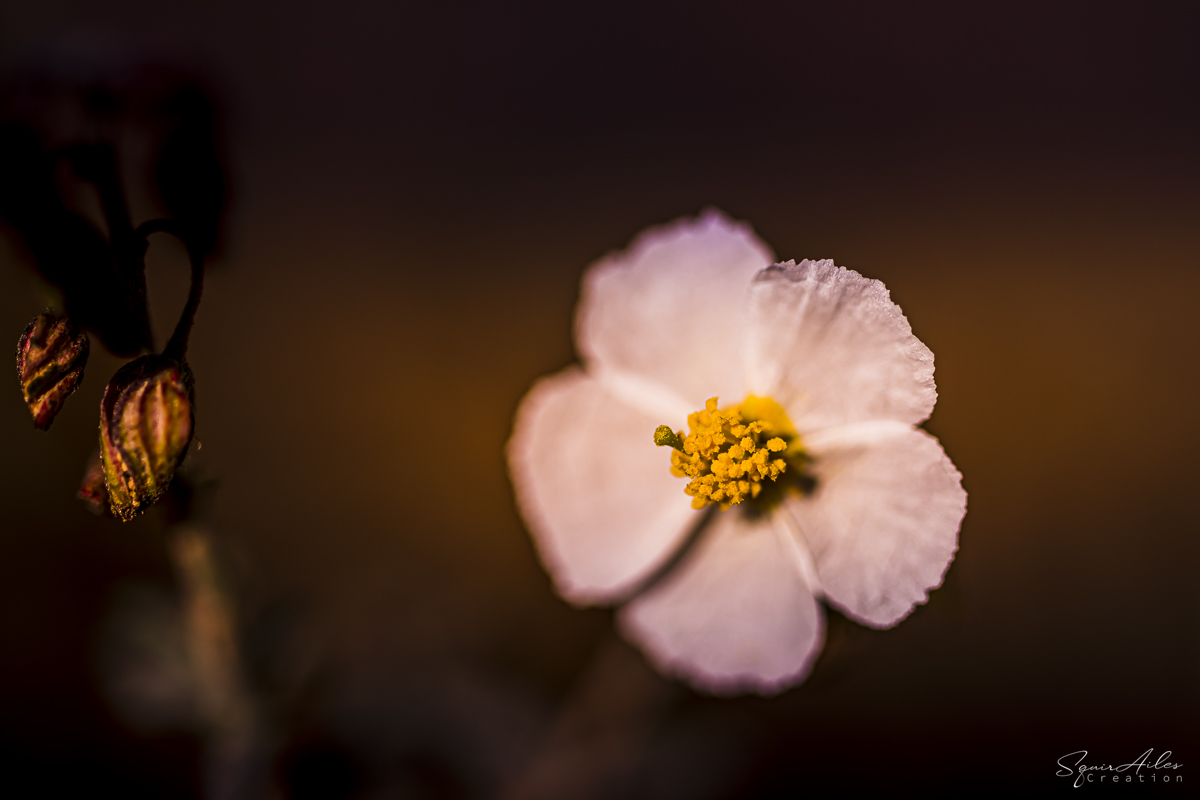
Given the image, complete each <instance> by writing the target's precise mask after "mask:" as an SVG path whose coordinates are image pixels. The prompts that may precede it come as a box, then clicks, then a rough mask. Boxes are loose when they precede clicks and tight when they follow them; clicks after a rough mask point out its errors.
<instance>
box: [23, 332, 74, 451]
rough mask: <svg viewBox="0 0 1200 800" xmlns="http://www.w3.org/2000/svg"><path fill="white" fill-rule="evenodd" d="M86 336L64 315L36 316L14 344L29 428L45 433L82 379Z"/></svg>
mask: <svg viewBox="0 0 1200 800" xmlns="http://www.w3.org/2000/svg"><path fill="white" fill-rule="evenodd" d="M87 357H88V337H87V334H84V333H80V332H79V330H78V329H77V328H76V327H75V326H74V325H72V324H71V320H69V319H67V318H66V317H65V316H63V317H57V316H55V315H54V314H53V313H52V312H50V311H44V312H42V313H41V314H38V315H37V318H36V319H34V321H33V322H31V323H29V327H27V328H26V329H25V332H24V333H22V334H21V338H20V340H18V342H17V378H18V380H20V382H21V393H22V394H23V395H25V405H27V406H29V411H30V413H32V414H33V427H35V428H37V429H38V430H43V431H44V430H48V429H49V428H50V423H52V422H54V417H55V415H57V414H58V412H59V409H61V408H62V406H63V403H65V402H66V400H67V398H68V397H70V395H71V393H72V392H74V391H75V388H76V387H77V386H79V382H80V381H81V380H83V367H84V365H85V364H86V363H87Z"/></svg>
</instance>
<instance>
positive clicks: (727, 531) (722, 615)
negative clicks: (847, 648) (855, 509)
mask: <svg viewBox="0 0 1200 800" xmlns="http://www.w3.org/2000/svg"><path fill="white" fill-rule="evenodd" d="M797 547H798V545H797V543H796V541H795V538H794V536H793V535H792V534H791V533H790V532H789V531H788V530H787V528H786V527H785V525H784V521H783V520H782V519H780V518H779V517H778V516H777V515H769V516H767V517H764V518H759V519H757V520H751V519H750V518H748V517H747V516H746V515H744V514H743V513H741V512H740V511H739V510H730V511H724V512H721V513H718V514H717V515H716V517H715V519H714V520H713V522H712V526H711V528H710V529H709V530H708V531H706V532H705V533H704V535H703V537H702V538H701V540H700V541H699V542H697V544H696V547H695V549H694V550H693V551H692V552H690V553H688V554H687V555H686V556H685V557H684V559H683V561H682V563H680V564H679V565H678V566H677V567H676V568H675V569H674V570H673V571H672V572H671V573H669V574H668V575H667V576H666V577H665V578H664V579H663V580H662V581H661V582H660V583H658V584H656V585H654V586H652V587H651V588H650V589H649V590H648V591H646V592H645V593H644V594H642V595H640V596H638V597H636V598H634V600H633V601H631V602H630V603H629V604H628V605H626V606H625V607H624V608H623V609H621V611H620V616H619V623H620V625H621V629H622V631H623V633H624V634H625V636H626V637H627V638H629V639H630V640H632V641H634V642H637V643H638V644H640V645H641V646H642V647H643V648H644V649H645V651H646V652H647V654H648V655H649V656H650V659H651V660H652V661H653V662H654V663H655V665H656V666H657V668H658V669H659V670H660V671H662V672H664V673H667V674H670V675H675V676H677V677H680V678H683V679H684V680H686V681H688V682H689V683H691V684H692V685H693V686H695V687H696V688H698V689H701V690H703V691H708V692H712V693H714V694H736V693H740V692H746V691H756V692H759V693H761V694H774V693H776V692H779V691H781V690H783V689H785V688H787V687H788V686H791V685H794V684H796V683H799V682H800V681H801V680H802V679H803V678H804V677H805V676H806V675H807V674H808V672H809V670H810V669H811V667H812V663H813V660H814V659H815V658H816V656H817V653H818V652H820V649H821V642H822V639H823V636H824V619H823V616H822V612H821V610H820V609H819V608H818V607H817V601H816V599H815V598H814V597H813V590H812V587H810V586H809V584H808V582H807V581H806V580H805V579H804V569H803V566H802V565H801V564H800V563H799V561H800V557H801V554H800V553H798V552H796V548H797Z"/></svg>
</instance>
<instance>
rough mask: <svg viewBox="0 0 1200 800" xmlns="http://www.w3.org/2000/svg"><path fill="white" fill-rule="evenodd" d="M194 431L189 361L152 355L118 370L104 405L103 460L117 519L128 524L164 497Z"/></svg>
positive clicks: (102, 428) (102, 424)
mask: <svg viewBox="0 0 1200 800" xmlns="http://www.w3.org/2000/svg"><path fill="white" fill-rule="evenodd" d="M192 427H193V410H192V373H191V370H189V369H188V367H187V364H186V363H184V362H182V361H176V360H174V359H172V358H167V357H165V356H160V355H148V356H142V357H141V358H139V359H136V360H134V361H131V362H129V363H128V364H126V365H125V366H124V367H122V368H121V369H120V370H118V371H117V374H116V375H114V376H113V379H112V380H111V381H109V383H108V387H107V388H106V389H105V390H104V399H103V400H101V401H100V457H101V460H102V463H103V467H104V483H105V484H106V485H107V486H108V500H109V504H110V505H111V506H112V511H113V514H114V515H116V516H117V517H118V518H119V519H121V520H122V521H126V522H127V521H129V520H131V519H133V518H134V517H136V516H137V515H138V514H140V513H142V512H143V511H145V510H146V509H147V508H148V507H149V506H151V505H153V504H154V502H155V501H157V500H158V499H159V498H160V497H162V495H163V493H164V492H166V490H167V487H168V486H170V485H171V479H172V478H173V477H175V468H176V467H178V466H179V462H180V461H182V460H183V457H184V455H185V454H186V453H187V448H188V444H189V443H191V441H192Z"/></svg>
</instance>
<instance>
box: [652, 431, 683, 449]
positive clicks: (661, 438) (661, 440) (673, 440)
mask: <svg viewBox="0 0 1200 800" xmlns="http://www.w3.org/2000/svg"><path fill="white" fill-rule="evenodd" d="M654 443H655V444H656V445H658V446H659V447H674V448H675V449H676V450H678V451H679V452H681V453H682V452H683V439H680V438H679V434H677V433H675V431H673V430H671V429H670V428H669V427H667V426H666V425H659V426H658V427H657V428H655V429H654Z"/></svg>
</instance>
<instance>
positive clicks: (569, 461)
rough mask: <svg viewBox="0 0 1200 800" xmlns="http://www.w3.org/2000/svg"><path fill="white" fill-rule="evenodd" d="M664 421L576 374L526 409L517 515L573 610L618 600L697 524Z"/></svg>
mask: <svg viewBox="0 0 1200 800" xmlns="http://www.w3.org/2000/svg"><path fill="white" fill-rule="evenodd" d="M659 422H660V421H659V420H655V419H654V418H652V417H647V416H644V415H643V414H642V413H641V412H639V411H636V410H634V409H632V408H630V407H629V406H627V405H625V404H624V403H621V402H618V401H617V400H616V399H614V398H613V396H612V395H611V394H610V393H609V392H608V391H606V390H605V389H604V388H603V386H602V385H601V383H600V382H599V381H596V380H594V379H592V378H590V377H588V376H587V375H585V374H584V372H583V371H582V370H581V369H579V368H578V367H571V368H568V369H566V370H564V371H563V372H560V373H558V374H557V375H552V376H550V377H548V378H543V379H542V380H540V381H538V382H537V383H536V384H534V386H533V388H532V389H530V391H529V394H527V395H526V396H525V399H524V400H522V401H521V407H520V408H519V409H518V411H517V417H516V422H515V424H514V426H513V435H512V438H511V439H510V440H509V442H508V465H509V471H510V473H511V475H512V481H513V488H514V489H515V491H516V496H517V504H518V506H519V507H520V509H521V515H522V516H523V517H524V518H525V522H526V524H527V525H528V526H529V529H530V531H531V533H532V534H533V538H534V541H535V543H536V544H537V547H538V551H539V553H540V554H541V557H542V561H543V562H544V563H545V564H546V567H547V569H548V570H549V572H550V575H551V577H553V579H554V583H555V587H556V588H557V589H558V592H559V594H561V595H562V596H563V597H565V598H566V599H567V600H570V601H571V602H573V603H580V604H588V603H605V602H612V601H614V600H617V599H620V598H621V597H622V596H623V595H624V594H625V593H627V592H628V590H629V589H630V588H632V587H633V586H634V585H636V584H637V583H638V582H639V581H641V580H643V579H644V578H645V577H647V576H648V575H649V574H650V573H651V572H653V570H654V569H655V568H656V567H658V566H659V565H660V564H661V563H662V562H663V561H664V560H665V559H666V558H667V557H668V556H669V555H670V553H671V552H672V551H673V550H674V549H675V548H676V547H677V546H678V545H679V543H680V542H681V541H682V540H683V538H685V537H686V536H687V534H688V532H689V531H690V529H691V526H692V525H694V524H695V523H696V522H697V520H698V519H699V515H698V512H696V511H694V510H693V509H692V507H691V498H690V497H688V496H687V495H686V494H684V492H683V488H684V481H683V480H681V479H679V478H675V477H673V476H672V475H671V471H670V463H671V459H670V455H669V453H667V452H666V451H665V450H664V449H663V448H659V447H655V445H654V429H655V428H656V427H657V426H658V424H659Z"/></svg>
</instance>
